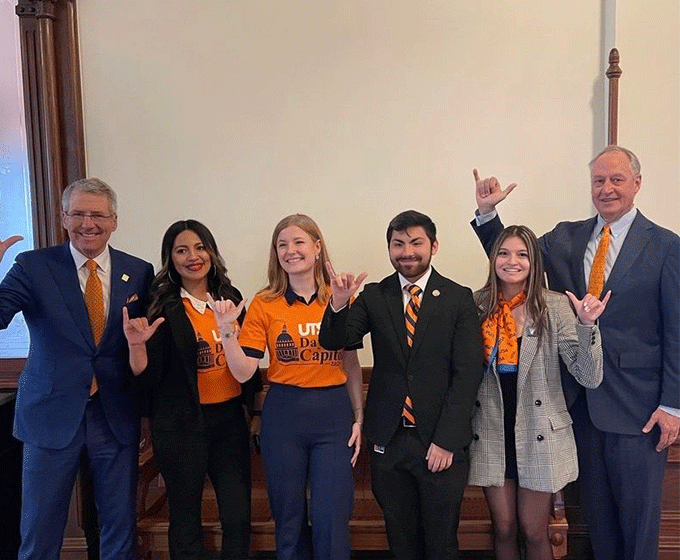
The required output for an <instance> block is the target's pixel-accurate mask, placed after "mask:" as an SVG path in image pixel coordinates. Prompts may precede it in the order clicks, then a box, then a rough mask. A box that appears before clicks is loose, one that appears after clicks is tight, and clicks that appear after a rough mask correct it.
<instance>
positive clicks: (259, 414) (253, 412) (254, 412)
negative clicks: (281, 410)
mask: <svg viewBox="0 0 680 560" xmlns="http://www.w3.org/2000/svg"><path fill="white" fill-rule="evenodd" d="M250 415H251V416H253V417H254V416H262V411H261V410H253V411H252V412H251V413H250Z"/></svg>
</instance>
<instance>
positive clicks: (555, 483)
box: [468, 291, 602, 492]
mask: <svg viewBox="0 0 680 560" xmlns="http://www.w3.org/2000/svg"><path fill="white" fill-rule="evenodd" d="M478 298H479V292H477V293H476V294H475V299H476V300H477V301H479V299H478ZM546 304H547V314H548V317H547V318H548V320H547V324H546V328H545V331H544V333H543V335H542V336H541V338H540V339H539V338H538V336H537V333H536V328H535V326H534V324H533V323H532V322H531V321H530V320H529V319H527V321H526V322H525V324H524V332H523V335H522V345H521V347H520V355H519V371H518V374H517V419H516V422H515V446H516V449H517V472H518V475H519V485H520V486H521V487H522V488H528V489H530V490H539V491H542V492H556V491H557V490H559V489H560V488H563V487H564V486H565V485H566V484H567V483H568V482H571V481H572V480H576V478H577V476H578V462H577V459H576V444H575V442H574V433H573V431H572V428H571V417H570V416H569V412H567V405H566V403H565V400H564V393H563V392H562V384H561V382H560V363H559V358H560V357H562V360H563V361H564V363H565V364H566V365H567V367H568V368H569V372H570V373H571V375H572V376H573V377H574V379H576V380H577V381H578V382H579V383H580V384H581V385H583V386H585V387H590V388H594V387H597V386H598V385H599V384H600V383H601V381H602V345H601V342H600V333H599V329H598V328H597V326H593V327H587V326H584V325H581V324H580V323H579V322H578V320H577V319H576V317H575V316H574V312H573V311H572V309H571V306H570V305H569V300H568V299H567V297H566V296H564V295H561V294H557V293H555V292H549V291H546ZM480 309H481V308H480ZM481 311H484V310H483V309H481ZM475 404H476V407H475V408H476V413H475V416H474V418H473V420H472V428H473V431H474V436H473V441H472V444H471V445H470V475H469V479H468V482H469V483H470V484H474V485H477V486H503V482H504V474H505V443H504V433H503V400H502V397H501V387H500V380H499V378H498V373H497V372H496V364H495V363H492V364H491V368H490V370H489V371H488V372H487V373H486V375H485V376H484V378H483V379H482V384H481V385H480V387H479V393H478V396H477V402H476V403H475Z"/></svg>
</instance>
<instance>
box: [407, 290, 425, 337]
mask: <svg viewBox="0 0 680 560" xmlns="http://www.w3.org/2000/svg"><path fill="white" fill-rule="evenodd" d="M404 289H405V290H406V291H407V292H408V293H409V294H411V299H410V300H408V303H407V304H406V315H405V316H406V342H408V345H409V346H413V337H414V336H415V334H416V322H417V321H418V310H419V309H420V294H422V293H423V290H421V289H420V288H419V287H418V286H417V285H415V284H409V285H407V286H404Z"/></svg>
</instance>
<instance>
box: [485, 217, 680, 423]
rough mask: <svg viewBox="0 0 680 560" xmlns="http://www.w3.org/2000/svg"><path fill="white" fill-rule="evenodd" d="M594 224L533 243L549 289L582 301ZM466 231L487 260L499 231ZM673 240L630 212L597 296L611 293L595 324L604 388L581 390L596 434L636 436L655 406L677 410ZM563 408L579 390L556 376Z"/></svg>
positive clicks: (679, 285) (559, 230) (679, 283)
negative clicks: (474, 235)
mask: <svg viewBox="0 0 680 560" xmlns="http://www.w3.org/2000/svg"><path fill="white" fill-rule="evenodd" d="M596 222H597V218H596V217H593V218H590V219H588V220H582V221H579V222H562V223H559V224H557V226H555V228H554V229H553V230H552V231H549V232H548V233H546V234H545V235H543V236H541V237H540V238H539V246H540V248H541V254H542V256H543V262H544V265H545V269H546V273H547V275H548V281H549V283H550V289H552V290H555V291H558V292H564V291H565V290H569V291H570V292H573V293H574V294H575V295H576V296H577V297H578V298H582V297H583V296H584V295H585V293H586V281H585V275H584V270H583V256H584V254H585V250H586V246H587V245H588V240H589V239H590V236H591V234H592V232H593V228H594V227H595V224H596ZM472 226H473V228H474V229H475V232H476V233H477V235H478V236H479V238H480V240H481V241H482V244H483V245H484V248H485V249H486V251H487V253H488V252H489V251H490V249H491V245H492V244H493V241H494V240H495V238H496V237H497V236H498V234H499V233H500V231H502V229H503V224H502V223H501V221H500V218H498V217H496V218H494V219H493V220H491V221H490V222H488V223H486V224H484V225H482V226H477V224H476V221H474V220H473V222H472ZM679 254H680V238H678V236H677V235H676V234H675V233H673V232H672V231H669V230H667V229H664V228H662V227H660V226H658V225H656V224H654V223H653V222H651V221H649V220H648V219H647V218H645V217H644V216H643V215H642V213H641V212H640V211H638V213H637V215H636V216H635V219H634V220H633V223H632V224H631V227H630V229H629V230H628V234H627V235H626V239H625V241H624V243H623V246H622V247H621V251H620V252H619V255H618V257H617V259H616V262H615V263H614V267H613V268H612V270H611V273H610V274H609V277H608V278H607V281H606V283H605V285H604V291H603V293H606V292H607V291H608V290H611V291H612V296H611V299H610V300H609V303H608V304H607V308H606V309H605V310H604V313H603V314H602V316H601V317H600V319H599V321H598V323H599V327H600V333H601V335H602V350H603V354H604V368H603V369H604V380H603V381H602V384H601V385H600V386H599V387H598V388H596V389H587V390H586V395H587V401H588V411H589V414H590V418H591V420H592V421H593V424H594V425H595V426H596V427H597V428H598V429H600V430H603V431H607V432H613V433H618V434H630V435H639V434H640V433H641V430H642V427H643V426H644V425H645V424H646V423H647V420H648V419H649V416H650V415H651V414H652V412H653V411H654V410H655V409H656V408H657V407H658V406H659V405H665V406H669V407H672V408H680V383H679V380H680V375H679V372H680V328H679V325H680V308H679V305H680V277H679V276H680V261H679V258H678V255H679ZM562 382H563V385H564V391H565V396H566V397H567V403H568V404H571V403H573V401H574V400H575V396H576V394H577V391H579V390H581V389H580V386H578V385H576V384H575V383H574V381H573V379H572V378H571V376H568V375H563V377H562Z"/></svg>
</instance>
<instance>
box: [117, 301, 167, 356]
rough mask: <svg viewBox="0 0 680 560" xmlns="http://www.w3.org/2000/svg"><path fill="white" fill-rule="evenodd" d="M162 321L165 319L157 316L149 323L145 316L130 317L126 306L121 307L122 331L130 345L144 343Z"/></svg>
mask: <svg viewBox="0 0 680 560" xmlns="http://www.w3.org/2000/svg"><path fill="white" fill-rule="evenodd" d="M163 321H165V319H164V318H163V317H159V318H158V319H156V320H155V321H154V322H153V323H151V324H150V325H149V321H148V320H147V318H146V317H139V318H137V319H130V315H129V314H128V310H127V307H123V332H124V333H125V338H127V341H128V344H129V345H130V346H135V345H138V344H146V341H147V340H149V339H150V338H151V337H152V336H153V333H155V332H156V329H157V328H158V327H159V325H160V324H161V323H162V322H163Z"/></svg>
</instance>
